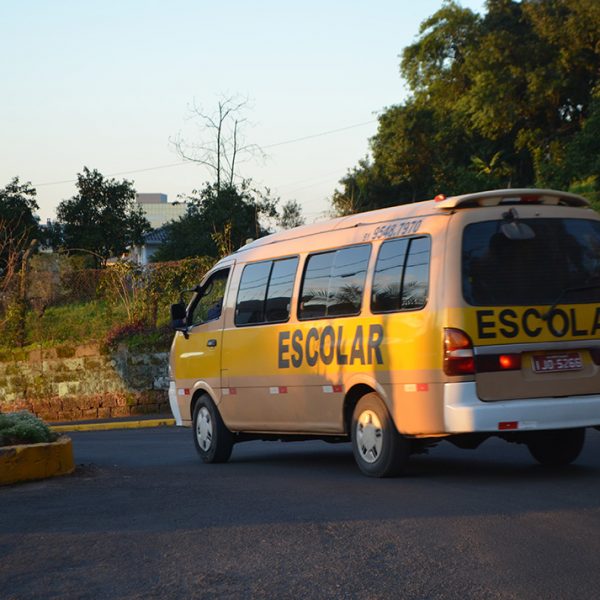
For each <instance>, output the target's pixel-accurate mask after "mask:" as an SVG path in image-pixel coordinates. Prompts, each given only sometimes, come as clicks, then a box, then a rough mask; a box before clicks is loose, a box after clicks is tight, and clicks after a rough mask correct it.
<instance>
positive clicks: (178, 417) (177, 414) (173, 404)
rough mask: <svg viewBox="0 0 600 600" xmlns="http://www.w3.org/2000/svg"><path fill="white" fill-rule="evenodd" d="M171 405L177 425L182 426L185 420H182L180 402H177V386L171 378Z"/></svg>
mask: <svg viewBox="0 0 600 600" xmlns="http://www.w3.org/2000/svg"><path fill="white" fill-rule="evenodd" d="M169 405H170V406H171V412H172V413H173V418H174V419H175V425H178V426H179V427H181V426H182V425H183V422H182V420H181V411H180V410H179V403H178V402H177V387H176V386H175V382H174V381H173V380H171V381H170V382H169Z"/></svg>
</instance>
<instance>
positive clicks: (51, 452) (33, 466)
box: [0, 437, 75, 485]
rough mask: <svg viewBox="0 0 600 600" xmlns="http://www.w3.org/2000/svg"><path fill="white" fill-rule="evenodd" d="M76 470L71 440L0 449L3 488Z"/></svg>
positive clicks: (61, 439)
mask: <svg viewBox="0 0 600 600" xmlns="http://www.w3.org/2000/svg"><path fill="white" fill-rule="evenodd" d="M74 470H75V461H74V459H73V446H72V443H71V440H70V438H68V437H62V438H60V439H58V440H57V441H56V442H51V443H48V444H23V445H19V446H3V447H1V448H0V485H6V484H9V483H17V482H20V481H31V480H33V479H45V478H47V477H56V476H57V475H68V474H69V473H72V472H73V471H74Z"/></svg>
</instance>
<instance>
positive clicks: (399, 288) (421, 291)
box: [371, 237, 431, 313]
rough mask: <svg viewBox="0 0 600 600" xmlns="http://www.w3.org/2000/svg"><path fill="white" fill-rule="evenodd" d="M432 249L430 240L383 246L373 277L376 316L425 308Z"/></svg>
mask: <svg viewBox="0 0 600 600" xmlns="http://www.w3.org/2000/svg"><path fill="white" fill-rule="evenodd" d="M430 246H431V241H430V239H429V238H428V237H418V238H411V239H408V238H402V239H396V240H389V241H387V242H384V243H383V244H381V248H380V249H379V256H378V257H377V263H376V265H375V274H374V275H373V292H372V298H371V310H372V311H373V312H374V313H379V312H390V311H397V310H416V309H419V308H423V307H424V306H425V304H426V303H427V294H428V291H429V256H430Z"/></svg>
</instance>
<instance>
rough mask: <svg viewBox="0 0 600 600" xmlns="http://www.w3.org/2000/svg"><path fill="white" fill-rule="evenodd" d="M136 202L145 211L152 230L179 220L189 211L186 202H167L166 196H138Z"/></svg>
mask: <svg viewBox="0 0 600 600" xmlns="http://www.w3.org/2000/svg"><path fill="white" fill-rule="evenodd" d="M136 201H137V203H138V204H139V205H140V206H141V207H142V209H143V210H144V214H145V215H146V218H147V219H148V221H150V225H151V226H152V229H158V228H159V227H162V226H163V225H165V224H166V223H168V222H169V221H174V220H177V219H179V217H182V216H183V215H184V214H185V211H186V210H187V204H186V203H185V202H167V195H166V194H136Z"/></svg>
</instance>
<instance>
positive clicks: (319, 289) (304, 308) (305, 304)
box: [299, 252, 335, 319]
mask: <svg viewBox="0 0 600 600" xmlns="http://www.w3.org/2000/svg"><path fill="white" fill-rule="evenodd" d="M334 258H335V252H326V253H324V254H314V255H313V256H309V258H308V262H307V264H306V270H305V272H304V281H303V282H302V293H301V295H300V298H301V300H300V311H299V316H300V318H302V319H317V318H319V317H324V316H326V315H327V291H328V289H329V276H330V274H331V267H332V266H333V260H334Z"/></svg>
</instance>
